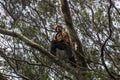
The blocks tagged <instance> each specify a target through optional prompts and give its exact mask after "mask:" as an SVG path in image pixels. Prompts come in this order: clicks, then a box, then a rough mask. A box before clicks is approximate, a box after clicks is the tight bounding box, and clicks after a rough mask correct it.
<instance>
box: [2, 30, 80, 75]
mask: <svg viewBox="0 0 120 80" xmlns="http://www.w3.org/2000/svg"><path fill="white" fill-rule="evenodd" d="M0 33H1V34H4V35H9V36H11V37H15V38H18V39H20V40H21V41H23V42H25V44H27V45H28V46H31V47H32V48H35V49H37V50H38V51H40V52H41V53H42V54H44V55H45V56H47V57H48V58H50V59H51V61H52V62H54V63H55V64H57V65H59V66H61V67H62V68H64V69H65V70H66V71H68V72H70V73H71V74H73V75H79V74H80V73H78V72H77V71H76V69H74V68H72V67H71V66H69V65H66V63H65V62H64V61H60V60H59V59H58V58H57V57H55V56H54V55H52V54H51V53H50V52H48V51H47V50H46V49H45V48H44V47H43V46H41V45H39V44H37V43H35V42H33V41H31V40H29V39H28V38H27V37H25V36H24V35H22V34H20V33H17V32H14V31H11V30H6V29H2V28H0Z"/></svg>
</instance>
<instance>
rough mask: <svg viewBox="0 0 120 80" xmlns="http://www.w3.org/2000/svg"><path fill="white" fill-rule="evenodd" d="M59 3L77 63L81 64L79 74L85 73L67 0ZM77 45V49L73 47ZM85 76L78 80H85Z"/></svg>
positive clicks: (82, 55)
mask: <svg viewBox="0 0 120 80" xmlns="http://www.w3.org/2000/svg"><path fill="white" fill-rule="evenodd" d="M59 3H60V5H61V11H62V13H63V18H64V20H65V24H66V27H67V30H68V33H69V36H70V38H71V42H72V46H73V50H74V51H75V54H76V56H77V57H78V59H79V61H80V63H81V64H79V66H80V67H82V69H80V71H81V73H83V72H85V69H86V68H87V65H86V62H85V57H84V52H83V49H82V44H81V42H80V40H79V38H78V35H77V32H76V31H75V29H74V27H73V22H72V17H71V15H70V9H69V6H68V2H67V0H59ZM76 45H77V48H75V46H76ZM84 76H85V74H82V75H81V77H83V78H81V79H80V80H86V79H85V78H84Z"/></svg>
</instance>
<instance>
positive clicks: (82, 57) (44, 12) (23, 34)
mask: <svg viewBox="0 0 120 80" xmlns="http://www.w3.org/2000/svg"><path fill="white" fill-rule="evenodd" d="M96 5H97V6H96ZM0 6H1V9H2V10H3V11H4V12H3V13H2V14H1V16H0V17H1V20H0V33H1V34H0V39H1V40H0V46H1V48H0V56H1V58H2V60H1V62H0V63H1V64H0V65H1V66H2V67H4V68H2V69H1V71H2V72H3V73H4V74H6V75H8V76H9V77H10V78H11V79H15V78H16V79H18V80H19V79H22V80H50V79H51V78H52V79H55V80H64V79H68V80H69V79H70V80H75V79H77V80H90V79H101V80H112V79H113V80H118V79H120V75H119V71H120V68H119V66H120V65H119V62H118V61H119V56H120V54H119V53H120V49H119V47H120V46H119V43H120V41H119V38H120V36H119V26H118V25H119V19H120V18H119V16H118V15H119V14H120V12H119V9H118V7H117V6H116V5H115V2H113V1H111V0H108V1H104V0H101V1H97V0H91V1H87V0H81V1H79V0H76V1H67V0H59V2H58V1H57V0H51V1H50V0H25V1H24V0H17V1H16V0H7V1H6V0H5V1H4V0H1V1H0ZM60 8H61V9H60ZM61 12H62V14H61ZM55 23H62V24H65V25H66V26H65V27H66V28H67V29H68V32H69V35H70V37H71V41H72V43H73V51H74V53H75V55H76V57H77V62H78V64H77V66H78V68H73V67H72V66H70V65H69V64H68V63H67V62H65V61H64V60H60V59H59V58H58V57H55V56H53V55H52V54H51V53H50V52H49V48H50V40H51V37H52V35H53V34H52V33H53V32H54V31H53V27H52V26H53V25H54V24H55ZM116 24H117V25H116ZM117 38H118V39H117ZM76 45H77V48H74V46H76ZM53 63H54V64H53Z"/></svg>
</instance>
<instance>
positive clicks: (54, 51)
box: [50, 40, 57, 56]
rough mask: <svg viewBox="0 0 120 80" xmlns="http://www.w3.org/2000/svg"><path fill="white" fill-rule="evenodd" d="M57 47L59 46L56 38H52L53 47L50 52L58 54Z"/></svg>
mask: <svg viewBox="0 0 120 80" xmlns="http://www.w3.org/2000/svg"><path fill="white" fill-rule="evenodd" d="M56 48H57V41H55V40H52V41H51V49H50V52H51V53H52V54H53V55H54V56H56Z"/></svg>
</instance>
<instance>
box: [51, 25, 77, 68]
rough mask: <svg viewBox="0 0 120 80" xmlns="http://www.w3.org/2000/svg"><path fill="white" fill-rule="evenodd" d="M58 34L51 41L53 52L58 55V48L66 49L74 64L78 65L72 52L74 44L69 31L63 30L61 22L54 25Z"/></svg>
mask: <svg viewBox="0 0 120 80" xmlns="http://www.w3.org/2000/svg"><path fill="white" fill-rule="evenodd" d="M54 29H55V31H56V35H55V36H54V37H53V40H52V41H51V53H52V54H53V55H54V56H56V49H60V50H64V51H65V53H66V54H67V56H68V58H69V61H70V63H71V65H72V66H74V67H76V61H75V58H74V56H73V53H72V46H71V44H70V38H69V35H68V33H67V32H65V31H62V29H63V27H62V26H61V25H60V24H56V25H55V26H54Z"/></svg>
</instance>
